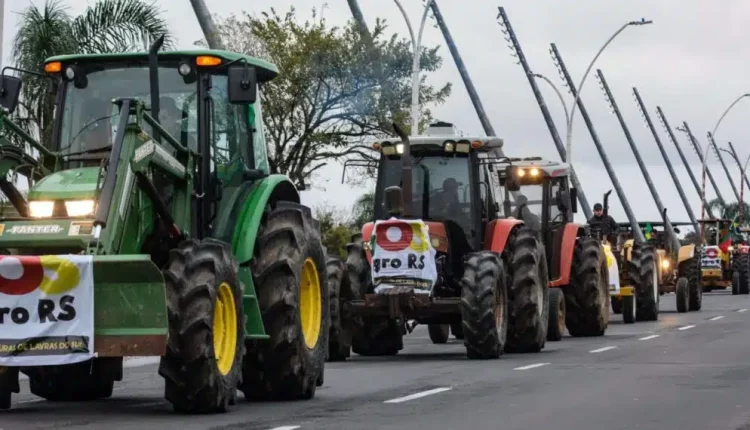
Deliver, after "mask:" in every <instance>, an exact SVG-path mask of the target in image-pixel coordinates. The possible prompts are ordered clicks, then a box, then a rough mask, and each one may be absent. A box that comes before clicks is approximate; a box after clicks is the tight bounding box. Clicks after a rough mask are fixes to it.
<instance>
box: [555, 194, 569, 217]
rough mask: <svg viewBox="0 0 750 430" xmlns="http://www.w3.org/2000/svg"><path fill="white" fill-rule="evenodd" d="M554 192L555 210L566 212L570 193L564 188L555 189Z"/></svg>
mask: <svg viewBox="0 0 750 430" xmlns="http://www.w3.org/2000/svg"><path fill="white" fill-rule="evenodd" d="M555 194H556V195H555V200H556V201H557V210H559V211H560V212H567V211H568V209H570V193H569V192H568V191H564V190H557V193H555Z"/></svg>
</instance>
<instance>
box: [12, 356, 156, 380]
mask: <svg viewBox="0 0 750 430" xmlns="http://www.w3.org/2000/svg"><path fill="white" fill-rule="evenodd" d="M160 360H161V357H125V359H124V360H123V361H122V367H123V368H124V369H132V368H134V367H144V366H150V365H152V364H159V361H160ZM27 379H29V377H28V376H26V375H25V374H23V373H20V374H19V375H18V380H19V381H25V380H27Z"/></svg>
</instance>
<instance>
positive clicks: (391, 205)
mask: <svg viewBox="0 0 750 430" xmlns="http://www.w3.org/2000/svg"><path fill="white" fill-rule="evenodd" d="M383 195H384V197H385V198H384V200H385V211H386V212H388V214H389V215H390V216H393V217H398V216H401V214H402V213H403V212H404V205H403V203H404V197H403V191H402V190H401V187H396V186H393V187H388V188H386V189H385V191H384V192H383Z"/></svg>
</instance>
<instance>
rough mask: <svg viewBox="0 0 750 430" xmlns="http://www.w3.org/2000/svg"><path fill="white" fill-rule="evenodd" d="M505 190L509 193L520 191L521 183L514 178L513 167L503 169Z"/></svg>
mask: <svg viewBox="0 0 750 430" xmlns="http://www.w3.org/2000/svg"><path fill="white" fill-rule="evenodd" d="M505 189H507V190H508V191H510V192H515V191H519V190H520V189H521V181H519V180H518V177H517V176H516V169H514V168H513V166H508V167H506V168H505Z"/></svg>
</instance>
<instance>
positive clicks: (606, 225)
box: [589, 203, 619, 243]
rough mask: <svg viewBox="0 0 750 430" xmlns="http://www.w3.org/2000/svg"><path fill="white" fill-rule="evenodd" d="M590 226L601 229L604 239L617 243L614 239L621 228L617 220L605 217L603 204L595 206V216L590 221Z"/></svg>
mask: <svg viewBox="0 0 750 430" xmlns="http://www.w3.org/2000/svg"><path fill="white" fill-rule="evenodd" d="M589 226H591V227H593V228H595V229H600V230H601V232H602V237H607V239H608V240H609V241H610V242H611V243H615V241H614V240H613V238H614V237H615V235H616V234H617V231H618V230H619V226H618V225H617V222H615V219H614V218H612V217H611V216H609V215H604V208H603V207H602V204H601V203H597V204H595V205H594V216H592V217H591V219H589Z"/></svg>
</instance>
